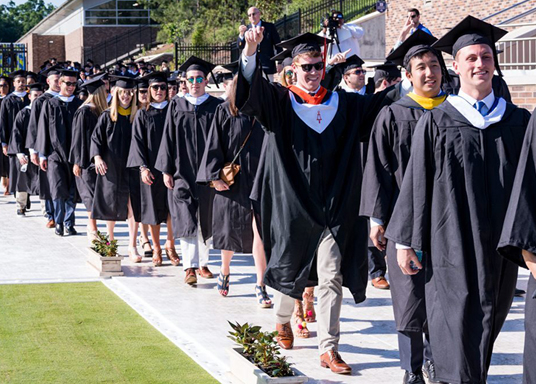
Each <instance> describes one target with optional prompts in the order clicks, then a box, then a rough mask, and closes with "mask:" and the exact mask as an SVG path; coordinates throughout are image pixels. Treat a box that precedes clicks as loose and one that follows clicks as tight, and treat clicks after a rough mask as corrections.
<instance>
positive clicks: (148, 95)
mask: <svg viewBox="0 0 536 384" xmlns="http://www.w3.org/2000/svg"><path fill="white" fill-rule="evenodd" d="M160 83H163V82H162V81H161V82H160ZM164 84H166V85H167V87H168V89H166V98H165V99H164V101H166V100H167V101H169V100H168V99H169V97H168V96H169V85H168V83H167V82H166V83H164ZM153 101H154V99H153V96H152V95H151V84H149V88H148V89H147V104H145V105H144V107H145V109H146V110H149V108H151V103H152V102H153Z"/></svg>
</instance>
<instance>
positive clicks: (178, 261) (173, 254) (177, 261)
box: [164, 247, 181, 267]
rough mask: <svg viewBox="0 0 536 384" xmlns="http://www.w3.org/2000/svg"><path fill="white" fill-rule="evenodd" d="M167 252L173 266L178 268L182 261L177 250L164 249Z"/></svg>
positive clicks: (173, 248) (171, 248) (172, 248)
mask: <svg viewBox="0 0 536 384" xmlns="http://www.w3.org/2000/svg"><path fill="white" fill-rule="evenodd" d="M164 249H165V250H166V256H167V258H168V259H169V261H171V264H173V265H174V266H175V267H178V266H179V265H181V259H179V255H177V251H176V250H175V247H170V248H164Z"/></svg>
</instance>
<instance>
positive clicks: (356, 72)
mask: <svg viewBox="0 0 536 384" xmlns="http://www.w3.org/2000/svg"><path fill="white" fill-rule="evenodd" d="M352 74H355V75H366V74H367V71H365V70H364V69H356V70H355V71H353V72H350V75H352Z"/></svg>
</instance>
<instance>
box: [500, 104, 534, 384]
mask: <svg viewBox="0 0 536 384" xmlns="http://www.w3.org/2000/svg"><path fill="white" fill-rule="evenodd" d="M535 190H536V118H535V115H532V118H531V119H530V122H529V125H528V128H527V132H526V134H525V140H524V141H523V148H522V150H521V156H520V158H519V164H518V166H517V171H516V177H515V181H514V187H513V189H512V195H511V197H510V204H509V205H508V211H507V212H506V219H505V221H504V225H503V229H502V234H501V239H500V241H499V252H500V253H501V254H502V255H503V256H505V257H507V258H508V259H509V260H511V261H512V262H514V263H516V264H517V265H519V266H521V267H523V268H528V269H529V270H530V276H529V284H528V288H527V296H526V302H525V349H524V351H523V384H532V383H536V370H535V367H536V255H535V254H536V247H535V246H534V245H535V244H536V205H535V204H534V191H535Z"/></svg>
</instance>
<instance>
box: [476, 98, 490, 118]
mask: <svg viewBox="0 0 536 384" xmlns="http://www.w3.org/2000/svg"><path fill="white" fill-rule="evenodd" d="M474 107H475V109H476V110H477V111H478V112H480V114H481V115H482V116H486V114H487V112H488V107H487V106H486V103H484V102H483V101H477V102H476V103H475V104H474Z"/></svg>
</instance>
